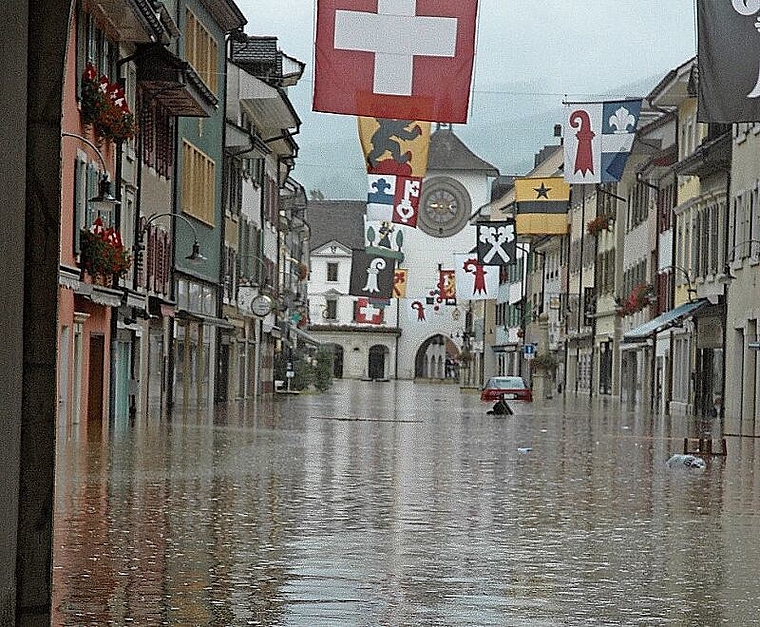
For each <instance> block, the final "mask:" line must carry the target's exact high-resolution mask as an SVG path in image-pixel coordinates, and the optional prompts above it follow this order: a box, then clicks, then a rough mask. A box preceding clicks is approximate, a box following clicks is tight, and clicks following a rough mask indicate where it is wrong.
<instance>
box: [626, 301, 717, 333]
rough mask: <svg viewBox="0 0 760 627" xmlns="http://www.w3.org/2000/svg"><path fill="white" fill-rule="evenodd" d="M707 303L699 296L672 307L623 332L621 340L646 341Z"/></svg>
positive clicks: (677, 323) (678, 322)
mask: <svg viewBox="0 0 760 627" xmlns="http://www.w3.org/2000/svg"><path fill="white" fill-rule="evenodd" d="M707 303H708V300H707V299H706V298H700V299H699V300H695V301H692V302H689V303H684V304H683V305H679V306H678V307H674V308H673V309H671V310H670V311H666V312H665V313H663V314H660V315H659V316H657V317H656V318H653V319H652V320H650V321H649V322H645V323H644V324H642V325H639V326H638V327H636V328H635V329H631V330H630V331H628V332H627V333H625V334H624V335H623V342H646V341H647V339H648V338H650V337H652V336H653V335H656V334H657V333H660V332H662V331H665V330H667V329H670V328H671V327H674V326H677V325H679V324H680V323H681V322H683V321H684V320H685V319H686V318H690V317H691V316H693V315H694V314H695V313H696V312H697V310H698V309H700V308H702V307H703V306H704V305H706V304H707Z"/></svg>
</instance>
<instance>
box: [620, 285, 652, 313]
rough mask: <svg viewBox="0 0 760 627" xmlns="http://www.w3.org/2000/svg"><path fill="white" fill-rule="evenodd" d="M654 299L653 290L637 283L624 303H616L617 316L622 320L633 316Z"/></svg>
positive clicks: (648, 286)
mask: <svg viewBox="0 0 760 627" xmlns="http://www.w3.org/2000/svg"><path fill="white" fill-rule="evenodd" d="M655 298H656V295H655V292H654V288H653V287H652V286H651V285H649V284H648V283H639V284H638V285H637V286H636V287H634V288H633V289H632V290H631V293H630V294H628V297H627V298H626V299H625V300H624V301H622V302H619V303H618V307H617V315H618V316H620V317H621V318H623V317H625V316H630V315H631V314H635V313H637V312H639V311H641V310H642V309H645V308H646V307H648V306H649V305H651V304H652V302H654V299H655Z"/></svg>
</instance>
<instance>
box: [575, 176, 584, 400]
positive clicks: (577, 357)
mask: <svg viewBox="0 0 760 627" xmlns="http://www.w3.org/2000/svg"><path fill="white" fill-rule="evenodd" d="M580 189H581V251H580V253H581V254H580V260H579V273H578V328H577V329H576V336H575V395H576V396H578V374H579V371H580V365H581V322H582V321H583V243H584V242H583V231H584V230H585V225H586V186H585V185H584V184H582V183H581V185H580Z"/></svg>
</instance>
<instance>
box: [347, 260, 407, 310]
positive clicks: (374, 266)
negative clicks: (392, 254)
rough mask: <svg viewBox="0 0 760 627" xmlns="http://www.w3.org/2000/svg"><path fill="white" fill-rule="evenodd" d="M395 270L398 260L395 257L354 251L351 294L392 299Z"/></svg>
mask: <svg viewBox="0 0 760 627" xmlns="http://www.w3.org/2000/svg"><path fill="white" fill-rule="evenodd" d="M395 270H396V262H395V261H394V260H393V259H388V258H386V257H381V256H379V255H368V254H367V253H366V252H365V251H363V250H354V251H352V255H351V283H350V287H349V294H351V295H353V296H365V297H367V298H372V299H380V298H381V299H383V300H387V299H390V298H391V294H392V293H393V277H394V274H395Z"/></svg>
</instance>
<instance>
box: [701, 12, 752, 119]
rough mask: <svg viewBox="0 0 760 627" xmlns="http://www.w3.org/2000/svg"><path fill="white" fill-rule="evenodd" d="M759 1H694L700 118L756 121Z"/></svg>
mask: <svg viewBox="0 0 760 627" xmlns="http://www.w3.org/2000/svg"><path fill="white" fill-rule="evenodd" d="M758 18H760V0H731V1H730V2H729V0H722V1H721V2H716V1H715V0H698V1H697V33H698V35H697V39H698V46H697V49H698V56H697V60H698V61H697V63H698V66H699V68H698V69H699V81H698V96H699V108H698V111H697V119H698V120H699V121H700V122H717V123H732V122H757V121H760V26H758Z"/></svg>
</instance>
